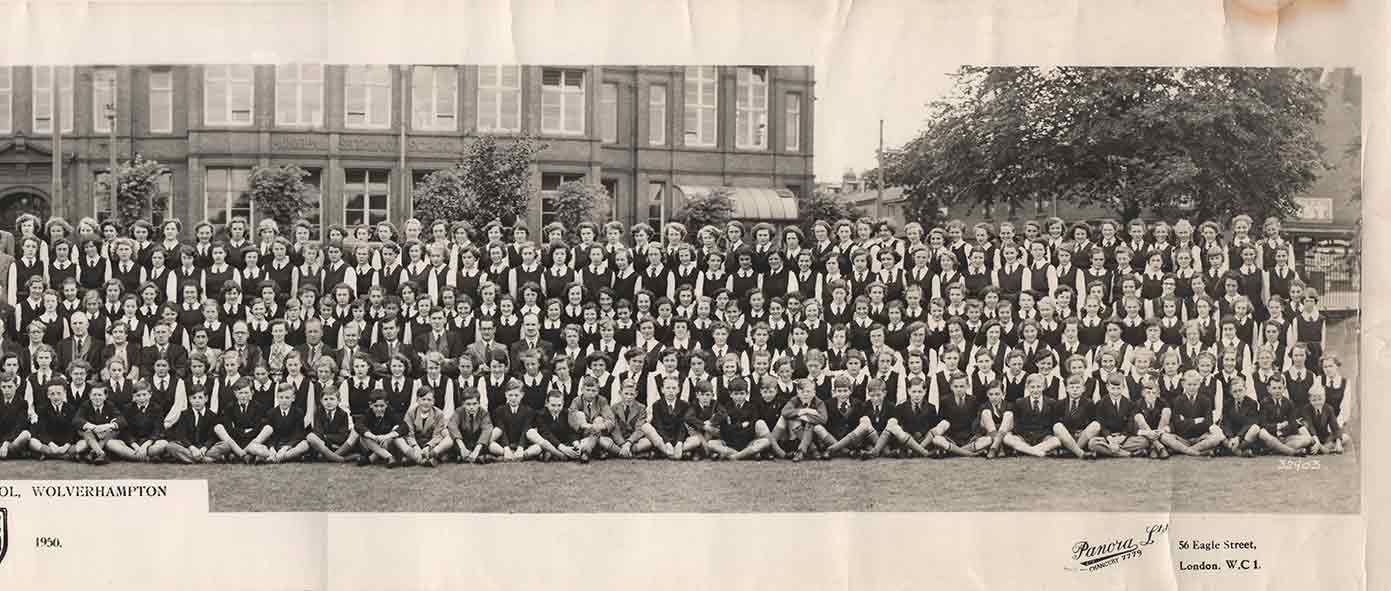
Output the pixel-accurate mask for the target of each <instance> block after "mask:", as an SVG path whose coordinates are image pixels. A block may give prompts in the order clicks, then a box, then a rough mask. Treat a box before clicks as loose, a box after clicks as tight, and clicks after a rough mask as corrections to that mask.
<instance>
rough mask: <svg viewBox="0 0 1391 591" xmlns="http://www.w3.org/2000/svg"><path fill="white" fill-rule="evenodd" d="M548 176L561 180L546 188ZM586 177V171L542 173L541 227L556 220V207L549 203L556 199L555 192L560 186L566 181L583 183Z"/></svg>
mask: <svg viewBox="0 0 1391 591" xmlns="http://www.w3.org/2000/svg"><path fill="white" fill-rule="evenodd" d="M547 177H555V178H558V179H559V180H558V181H557V182H556V183H555V187H553V188H549V189H548V188H546V185H547V183H546V178H547ZM585 178H586V175H585V174H584V173H582V172H542V173H541V183H540V185H538V186H539V187H540V191H541V227H543V228H544V227H545V226H546V224H549V223H551V222H553V221H555V217H554V216H555V209H554V208H553V207H547V203H548V202H550V201H551V200H553V199H555V194H556V192H557V191H558V190H559V189H560V186H561V185H563V184H565V183H569V182H581V183H582V182H584V180H585Z"/></svg>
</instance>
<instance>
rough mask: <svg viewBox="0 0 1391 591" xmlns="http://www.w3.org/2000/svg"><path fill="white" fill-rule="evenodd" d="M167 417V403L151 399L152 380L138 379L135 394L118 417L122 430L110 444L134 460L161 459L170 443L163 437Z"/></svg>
mask: <svg viewBox="0 0 1391 591" xmlns="http://www.w3.org/2000/svg"><path fill="white" fill-rule="evenodd" d="M164 418H165V414H164V407H163V406H161V405H159V404H157V403H155V402H154V401H153V400H151V391H150V383H149V382H147V381H145V380H140V381H138V382H136V384H135V396H134V397H133V399H132V400H131V403H130V405H129V406H127V407H126V409H125V412H123V413H121V418H120V419H119V421H118V422H119V424H120V429H119V430H118V433H119V434H118V435H117V437H116V438H115V439H112V440H110V441H108V442H107V443H106V446H107V448H108V449H110V450H111V453H113V454H115V455H116V457H118V458H121V459H123V460H127V461H131V462H149V461H151V460H157V459H160V458H161V457H163V456H164V453H165V451H166V449H167V447H168V445H169V444H168V442H167V441H165V438H164Z"/></svg>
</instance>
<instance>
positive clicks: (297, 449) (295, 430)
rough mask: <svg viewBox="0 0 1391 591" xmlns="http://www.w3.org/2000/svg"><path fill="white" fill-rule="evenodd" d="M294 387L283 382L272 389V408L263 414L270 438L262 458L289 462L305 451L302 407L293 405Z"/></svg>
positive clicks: (306, 447)
mask: <svg viewBox="0 0 1391 591" xmlns="http://www.w3.org/2000/svg"><path fill="white" fill-rule="evenodd" d="M294 402H295V386H294V384H291V383H289V382H283V383H281V384H280V385H278V386H276V388H275V407H274V408H272V409H270V410H269V411H267V413H266V425H268V426H269V427H270V430H271V433H270V437H268V438H266V443H265V446H266V451H267V454H266V461H267V462H270V463H272V464H280V463H284V462H293V461H295V460H298V459H299V458H300V457H302V456H303V455H304V454H305V452H308V451H309V443H308V442H306V441H305V440H304V439H305V434H304V409H302V408H300V407H298V406H295V405H294Z"/></svg>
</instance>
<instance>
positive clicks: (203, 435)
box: [166, 390, 219, 464]
mask: <svg viewBox="0 0 1391 591" xmlns="http://www.w3.org/2000/svg"><path fill="white" fill-rule="evenodd" d="M188 406H189V408H188V410H185V411H183V412H182V413H180V414H179V420H178V421H177V422H175V423H174V426H173V427H172V428H171V429H170V431H169V437H168V445H167V447H166V453H167V454H168V455H169V457H171V458H173V459H175V460H178V461H180V462H183V463H185V464H193V463H202V464H208V463H211V462H212V458H210V457H208V451H209V450H211V449H212V447H213V446H214V445H216V444H217V441H218V440H217V435H216V434H215V433H214V432H213V426H214V425H217V424H218V423H219V419H218V417H217V414H216V413H213V412H212V411H211V410H209V409H208V394H207V392H204V391H203V390H193V391H191V392H189V393H188Z"/></svg>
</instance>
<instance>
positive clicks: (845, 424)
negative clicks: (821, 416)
mask: <svg viewBox="0 0 1391 591" xmlns="http://www.w3.org/2000/svg"><path fill="white" fill-rule="evenodd" d="M845 404H846V406H847V408H846V410H845V411H844V412H842V411H841V408H840V405H841V401H839V400H835V399H832V400H827V401H826V430H827V431H830V432H831V434H832V435H834V436H836V438H837V439H839V438H841V437H845V436H846V435H848V434H849V433H850V432H851V431H854V430H855V427H857V426H859V424H860V417H861V416H864V412H865V403H864V402H861V401H859V400H855V399H853V398H846V399H845Z"/></svg>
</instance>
